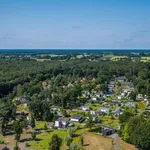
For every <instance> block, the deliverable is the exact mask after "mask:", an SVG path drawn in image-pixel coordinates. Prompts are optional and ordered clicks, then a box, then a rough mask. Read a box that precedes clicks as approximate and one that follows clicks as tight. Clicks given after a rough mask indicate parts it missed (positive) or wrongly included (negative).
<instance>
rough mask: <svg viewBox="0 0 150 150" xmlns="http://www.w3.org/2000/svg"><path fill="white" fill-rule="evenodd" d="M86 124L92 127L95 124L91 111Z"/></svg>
mask: <svg viewBox="0 0 150 150" xmlns="http://www.w3.org/2000/svg"><path fill="white" fill-rule="evenodd" d="M85 126H86V127H87V128H90V129H91V128H92V127H93V126H94V122H93V119H92V115H91V114H90V113H89V114H88V119H87V122H86V124H85Z"/></svg>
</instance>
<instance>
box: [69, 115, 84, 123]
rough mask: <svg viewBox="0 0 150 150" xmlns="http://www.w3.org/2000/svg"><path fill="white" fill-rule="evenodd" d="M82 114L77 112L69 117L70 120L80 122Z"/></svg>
mask: <svg viewBox="0 0 150 150" xmlns="http://www.w3.org/2000/svg"><path fill="white" fill-rule="evenodd" d="M82 117H83V116H82V115H79V114H77V115H74V116H73V117H72V118H71V121H73V122H80V121H81V120H82Z"/></svg>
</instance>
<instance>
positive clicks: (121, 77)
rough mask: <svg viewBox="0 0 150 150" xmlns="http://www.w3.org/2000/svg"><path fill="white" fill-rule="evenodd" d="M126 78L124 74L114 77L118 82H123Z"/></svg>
mask: <svg viewBox="0 0 150 150" xmlns="http://www.w3.org/2000/svg"><path fill="white" fill-rule="evenodd" d="M125 80H126V77H125V76H119V77H116V81H118V82H120V83H121V82H124V81H125Z"/></svg>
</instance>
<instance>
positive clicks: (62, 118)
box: [57, 117, 69, 122]
mask: <svg viewBox="0 0 150 150" xmlns="http://www.w3.org/2000/svg"><path fill="white" fill-rule="evenodd" d="M68 120H69V119H68V118H64V117H59V118H58V119H57V121H66V122H67V121H68Z"/></svg>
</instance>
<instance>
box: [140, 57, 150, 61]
mask: <svg viewBox="0 0 150 150" xmlns="http://www.w3.org/2000/svg"><path fill="white" fill-rule="evenodd" d="M140 61H142V62H150V57H141V60H140Z"/></svg>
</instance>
